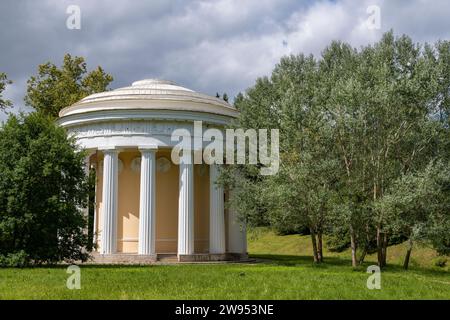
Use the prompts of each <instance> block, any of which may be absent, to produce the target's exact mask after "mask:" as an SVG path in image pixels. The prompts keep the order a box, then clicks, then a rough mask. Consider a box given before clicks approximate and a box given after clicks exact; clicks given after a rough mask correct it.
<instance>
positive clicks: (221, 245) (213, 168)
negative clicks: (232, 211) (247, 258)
mask: <svg viewBox="0 0 450 320" xmlns="http://www.w3.org/2000/svg"><path fill="white" fill-rule="evenodd" d="M219 173H220V172H219V166H218V165H216V164H212V165H210V166H209V253H216V254H221V253H225V217H224V203H223V201H224V199H223V196H224V194H223V188H222V187H221V186H219V185H217V184H216V182H217V178H218V177H219Z"/></svg>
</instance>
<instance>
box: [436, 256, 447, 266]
mask: <svg viewBox="0 0 450 320" xmlns="http://www.w3.org/2000/svg"><path fill="white" fill-rule="evenodd" d="M433 263H434V265H435V266H436V267H440V268H443V267H445V266H446V265H447V257H442V256H441V257H437V258H436V259H434V261H433Z"/></svg>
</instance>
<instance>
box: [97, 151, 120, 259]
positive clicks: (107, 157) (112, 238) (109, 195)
mask: <svg viewBox="0 0 450 320" xmlns="http://www.w3.org/2000/svg"><path fill="white" fill-rule="evenodd" d="M103 154H104V159H103V197H102V202H103V228H102V234H101V237H102V244H101V251H100V253H102V254H112V253H115V252H116V247H117V203H118V201H117V197H118V192H117V191H118V184H119V183H118V182H119V181H118V180H119V179H118V164H119V151H118V150H115V149H109V150H103Z"/></svg>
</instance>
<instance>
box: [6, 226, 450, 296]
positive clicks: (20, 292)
mask: <svg viewBox="0 0 450 320" xmlns="http://www.w3.org/2000/svg"><path fill="white" fill-rule="evenodd" d="M308 241H309V238H307V237H299V236H282V237H280V236H276V235H274V234H273V233H271V232H264V233H263V234H261V235H260V236H259V237H258V238H255V239H253V240H252V239H251V240H250V242H249V251H250V252H251V253H252V255H253V256H255V257H259V258H266V259H267V258H270V259H271V260H266V262H260V263H256V264H219V265H205V264H203V265H171V266H161V265H158V266H147V267H107V266H104V267H100V266H83V267H82V278H81V283H82V290H68V289H67V288H66V286H65V283H66V279H67V277H68V274H66V272H65V271H66V270H65V269H64V268H61V267H58V268H34V269H0V299H23V298H31V299H86V298H87V299H432V298H438V299H450V276H449V272H448V270H447V271H446V270H442V269H438V268H425V267H424V266H427V265H428V264H429V261H428V260H430V259H429V257H431V255H432V252H430V251H429V250H426V249H421V250H424V254H423V256H422V255H421V257H420V258H419V255H418V254H417V253H419V252H416V256H415V258H414V257H413V258H414V259H415V260H414V262H415V265H414V266H413V267H412V268H411V270H409V271H407V272H405V271H403V270H401V268H399V267H397V266H395V265H390V266H389V267H388V268H387V269H386V270H385V271H383V273H382V289H381V290H368V289H367V288H366V280H367V276H368V274H367V273H365V270H364V268H361V269H358V270H352V269H351V267H349V259H348V253H346V252H344V253H340V254H330V253H327V259H326V263H325V264H323V265H321V266H314V265H313V264H312V263H311V257H310V253H309V251H310V249H309V242H308ZM390 249H391V250H390V254H392V255H393V256H396V255H398V256H400V255H402V254H403V253H402V252H401V251H402V250H401V246H399V247H398V248H390ZM420 252H421V251H420ZM371 259H372V260H373V257H371ZM395 259H396V258H395V257H394V260H393V261H395ZM369 263H370V262H369Z"/></svg>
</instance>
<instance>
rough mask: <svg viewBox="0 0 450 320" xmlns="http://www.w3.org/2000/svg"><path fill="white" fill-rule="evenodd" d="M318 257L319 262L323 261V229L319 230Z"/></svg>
mask: <svg viewBox="0 0 450 320" xmlns="http://www.w3.org/2000/svg"><path fill="white" fill-rule="evenodd" d="M317 257H318V259H319V262H323V251H322V231H319V232H317Z"/></svg>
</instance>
